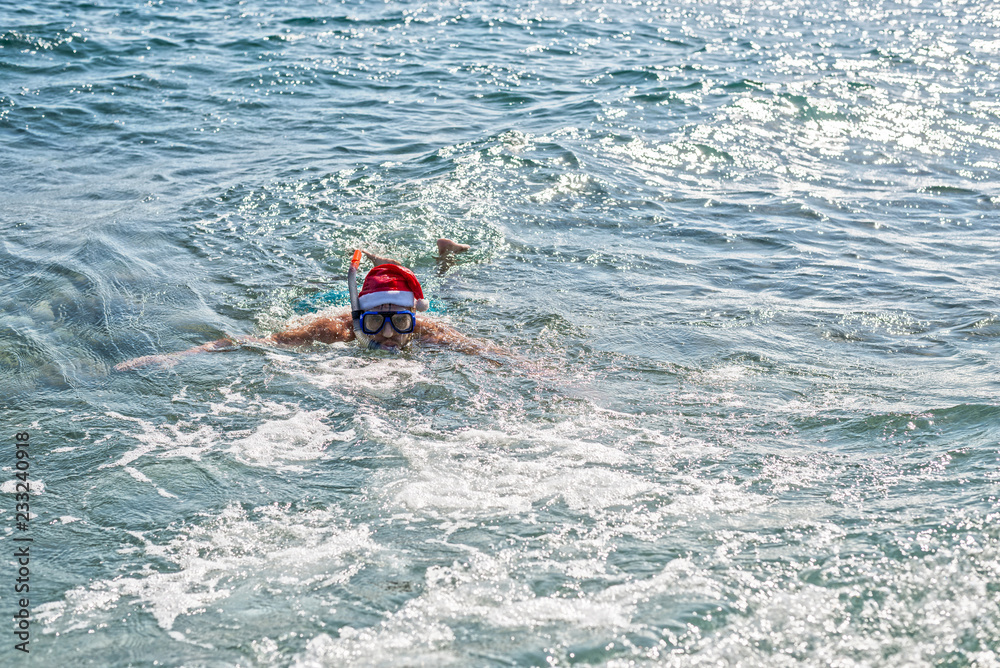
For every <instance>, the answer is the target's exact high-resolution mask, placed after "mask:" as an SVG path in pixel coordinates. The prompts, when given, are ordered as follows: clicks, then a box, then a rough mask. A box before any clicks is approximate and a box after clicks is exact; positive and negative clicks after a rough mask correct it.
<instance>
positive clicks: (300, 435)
mask: <svg viewBox="0 0 1000 668" xmlns="http://www.w3.org/2000/svg"><path fill="white" fill-rule="evenodd" d="M324 417H325V413H323V412H322V411H299V412H297V413H295V414H293V415H292V416H291V417H290V418H288V419H287V420H267V421H265V422H264V423H262V424H260V425H258V426H257V427H256V428H255V429H254V430H253V433H252V434H251V435H250V436H247V437H246V438H240V439H237V440H236V441H234V442H233V444H232V445H231V446H230V447H229V449H228V452H231V453H233V454H234V455H235V456H236V458H237V459H238V460H239V461H242V462H243V463H245V464H249V465H251V466H266V467H270V468H273V469H274V470H277V471H292V470H303V468H302V467H301V466H297V465H293V464H288V463H286V462H289V461H295V462H302V461H310V460H315V459H318V458H320V457H322V456H323V453H324V451H325V450H326V444H327V442H328V441H330V440H333V439H334V437H335V436H336V437H337V438H336V440H343V438H344V437H343V435H337V434H336V432H335V431H334V430H333V429H332V428H331V427H330V426H329V425H327V424H326V423H325V422H324V421H323V418H324Z"/></svg>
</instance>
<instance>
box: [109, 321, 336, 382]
mask: <svg viewBox="0 0 1000 668" xmlns="http://www.w3.org/2000/svg"><path fill="white" fill-rule="evenodd" d="M353 340H354V328H353V327H352V325H351V314H350V313H342V314H339V315H335V316H330V317H323V318H315V319H314V320H311V321H310V322H308V323H306V324H304V325H298V326H295V327H292V328H289V329H286V330H283V331H281V332H275V333H274V334H271V335H270V336H268V337H266V338H263V339H261V338H259V337H256V336H240V337H236V339H235V340H233V339H218V340H216V341H209V342H208V343H203V344H202V345H200V346H195V347H194V348H189V349H187V350H182V351H180V352H176V353H167V354H165V355H146V356H144V357H136V358H134V359H130V360H128V361H126V362H121V363H119V364H116V365H115V367H114V369H115V371H129V370H131V369H139V368H141V367H145V366H153V365H157V366H161V367H163V368H170V367H172V366H174V365H175V364H177V361H178V360H179V359H180V358H182V357H188V356H190V355H197V354H198V353H212V352H225V351H227V350H234V349H236V348H237V347H239V345H240V344H243V343H258V344H263V345H269V344H279V345H286V346H296V345H304V344H306V343H314V342H317V341H318V342H320V343H336V342H338V341H353Z"/></svg>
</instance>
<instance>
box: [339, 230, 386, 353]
mask: <svg viewBox="0 0 1000 668" xmlns="http://www.w3.org/2000/svg"><path fill="white" fill-rule="evenodd" d="M361 255H362V253H361V251H360V250H356V251H354V255H352V256H351V266H350V268H348V270H347V289H348V290H349V291H350V293H351V323H352V325H353V327H354V337H355V338H356V339H357V340H358V342H359V343H361V346H362V347H363V348H367V349H368V350H390V351H392V352H398V349H397V348H390V347H389V346H383V345H382V344H380V343H378V342H377V341H372V340H371V339H370V338H368V335H367V334H365V333H364V332H363V331H362V330H361V314H362V313H364V311H362V310H361V307H360V306H359V305H358V267H359V266H360V265H361Z"/></svg>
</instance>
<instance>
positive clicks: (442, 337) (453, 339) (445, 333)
mask: <svg viewBox="0 0 1000 668" xmlns="http://www.w3.org/2000/svg"><path fill="white" fill-rule="evenodd" d="M414 332H415V333H416V334H417V336H419V337H420V340H421V341H425V342H427V343H434V344H438V345H442V346H447V347H449V348H451V349H453V350H457V351H459V352H462V353H466V354H467V355H481V354H483V353H494V354H499V355H505V354H507V353H506V351H505V350H504V349H503V348H501V347H500V346H497V345H495V344H493V343H490V342H489V341H481V340H479V339H474V338H472V337H471V336H466V335H465V334H462V333H461V332H460V331H458V330H457V329H455V328H454V327H452V326H450V325H446V324H444V323H443V322H435V321H434V320H427V319H426V318H418V319H417V326H416V328H415V329H414Z"/></svg>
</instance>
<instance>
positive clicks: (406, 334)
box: [114, 239, 501, 371]
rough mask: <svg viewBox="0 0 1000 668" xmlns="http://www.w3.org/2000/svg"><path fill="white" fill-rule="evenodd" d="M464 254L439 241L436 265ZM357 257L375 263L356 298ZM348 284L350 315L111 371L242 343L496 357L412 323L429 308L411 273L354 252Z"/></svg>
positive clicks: (444, 328)
mask: <svg viewBox="0 0 1000 668" xmlns="http://www.w3.org/2000/svg"><path fill="white" fill-rule="evenodd" d="M468 248H469V247H468V246H467V245H465V244H457V243H455V242H454V241H451V240H450V239H439V240H438V251H439V258H438V259H439V261H441V260H446V259H448V257H449V256H450V255H451V254H453V253H461V252H464V251H466V250H468ZM362 253H363V254H364V255H367V256H368V257H369V258H370V259H371V260H372V261H373V262H375V263H376V266H375V267H374V268H373V269H372V270H371V271H369V272H368V275H367V276H366V277H365V281H364V285H363V286H362V289H361V291H360V293H357V294H355V293H356V287H355V284H354V271H355V270H356V269H357V262H358V261H359V260H360V256H361V254H362ZM348 282H349V284H350V288H351V302H352V303H351V311H350V312H347V313H339V314H336V315H319V316H316V317H314V318H312V319H310V320H308V321H306V322H304V323H303V322H298V323H295V324H293V325H292V326H291V327H289V328H287V329H284V330H282V331H280V332H275V333H274V334H271V335H269V336H267V337H264V338H258V337H254V336H244V337H236V339H235V340H234V339H229V338H226V339H218V340H216V341H210V342H209V343H205V344H202V345H200V346H196V347H194V348H190V349H188V350H183V351H180V352H176V353H168V354H165V355H146V356H144V357H136V358H134V359H131V360H128V361H126V362H121V363H119V364H117V365H115V367H114V368H115V371H127V370H130V369H137V368H140V367H144V366H150V365H159V366H164V367H170V366H173V365H174V364H176V363H177V359H178V358H181V357H187V356H189V355H195V354H198V353H202V352H221V351H226V350H233V349H235V348H237V347H238V346H239V345H241V344H244V343H250V344H263V345H284V346H296V345H305V344H311V343H339V342H347V341H354V340H360V341H361V342H362V343H364V344H365V345H366V347H368V348H372V349H383V350H400V349H402V348H405V347H407V346H408V345H409V344H410V343H411V342H413V341H420V342H422V343H429V344H435V345H442V346H447V347H449V348H452V349H454V350H458V351H460V352H463V353H470V354H473V353H487V352H494V353H499V352H501V349H500V348H499V347H497V346H495V345H493V344H491V343H488V342H486V341H478V340H476V339H473V338H471V337H468V336H465V335H464V334H462V333H461V332H459V331H458V330H456V329H455V328H454V327H451V326H449V325H446V324H444V323H441V322H435V321H433V320H429V319H427V318H425V317H417V312H422V311H426V310H427V308H428V306H429V302H428V301H427V299H425V298H424V293H423V290H422V289H421V287H420V282H419V281H418V280H417V277H416V276H415V275H414V274H413V272H412V271H410V270H409V269H407V268H406V267H403V266H401V265H400V264H398V263H396V262H394V261H392V260H391V259H389V258H383V257H379V256H377V255H373V254H371V253H368V252H366V251H355V255H354V258H353V259H352V268H351V273H349V275H348Z"/></svg>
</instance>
